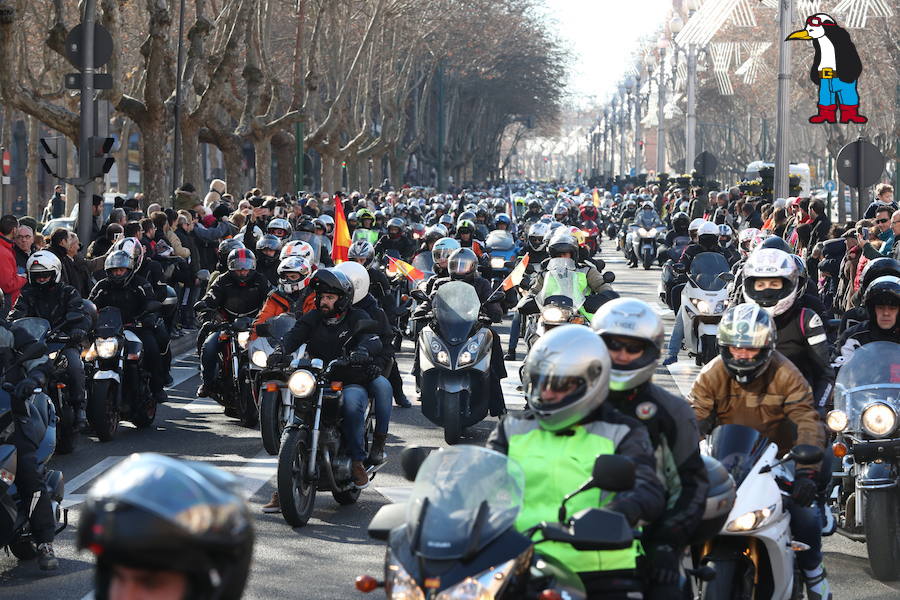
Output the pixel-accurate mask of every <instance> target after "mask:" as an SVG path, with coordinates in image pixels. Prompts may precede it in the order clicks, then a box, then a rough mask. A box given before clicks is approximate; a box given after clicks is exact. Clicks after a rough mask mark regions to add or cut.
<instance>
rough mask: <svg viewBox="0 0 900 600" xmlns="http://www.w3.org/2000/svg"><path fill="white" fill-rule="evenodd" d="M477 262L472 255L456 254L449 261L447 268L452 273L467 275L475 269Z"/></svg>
mask: <svg viewBox="0 0 900 600" xmlns="http://www.w3.org/2000/svg"><path fill="white" fill-rule="evenodd" d="M477 263H478V261H477V259H474V258H472V257H471V256H454V257H453V258H451V259H450V260H449V262H448V263H447V270H448V271H449V272H450V275H456V276H465V275H469V274H470V273H472V272H474V271H475V266H476V264H477Z"/></svg>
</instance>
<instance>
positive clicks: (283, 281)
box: [278, 256, 314, 294]
mask: <svg viewBox="0 0 900 600" xmlns="http://www.w3.org/2000/svg"><path fill="white" fill-rule="evenodd" d="M313 271H314V269H313V267H312V265H311V264H310V262H309V261H308V260H306V259H305V258H303V257H302V256H288V257H287V258H285V259H283V260H282V261H281V262H280V263H279V264H278V290H279V291H281V292H283V293H285V294H293V293H295V292H299V291H300V290H302V289H303V288H305V287H306V286H307V285H309V278H310V277H311V276H312V274H313ZM293 273H296V274H297V275H299V277H300V278H299V279H295V278H290V277H289V275H290V274H293Z"/></svg>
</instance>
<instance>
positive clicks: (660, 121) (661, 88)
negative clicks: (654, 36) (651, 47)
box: [656, 35, 669, 175]
mask: <svg viewBox="0 0 900 600" xmlns="http://www.w3.org/2000/svg"><path fill="white" fill-rule="evenodd" d="M668 46H669V40H668V39H667V38H666V37H665V36H662V35H661V36H660V37H659V40H657V42H656V48H657V49H658V50H659V70H658V72H657V76H656V77H657V78H656V85H657V99H656V103H657V107H656V173H657V175H659V173H663V172H664V171H665V170H666V114H665V110H664V108H663V107H664V106H665V105H666V73H665V67H666V48H667V47H668Z"/></svg>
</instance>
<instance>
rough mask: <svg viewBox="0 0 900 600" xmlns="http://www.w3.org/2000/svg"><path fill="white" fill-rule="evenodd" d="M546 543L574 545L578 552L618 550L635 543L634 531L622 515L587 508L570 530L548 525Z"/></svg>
mask: <svg viewBox="0 0 900 600" xmlns="http://www.w3.org/2000/svg"><path fill="white" fill-rule="evenodd" d="M541 532H542V533H543V536H544V539H545V540H550V541H554V542H563V543H566V544H571V546H572V547H573V548H575V549H576V550H617V549H622V548H628V547H629V546H631V544H632V543H634V531H633V530H632V528H631V527H630V526H629V524H628V520H627V519H626V518H625V516H624V515H622V514H621V513H617V512H613V511H611V510H605V509H602V508H586V509H584V510H582V511H579V512H578V513H576V514H575V516H573V517H572V520H571V521H570V522H569V526H566V525H562V524H560V523H544V524H542V526H541Z"/></svg>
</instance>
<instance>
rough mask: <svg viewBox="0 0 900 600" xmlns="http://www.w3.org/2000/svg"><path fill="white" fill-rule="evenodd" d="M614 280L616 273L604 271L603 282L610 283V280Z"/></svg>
mask: <svg viewBox="0 0 900 600" xmlns="http://www.w3.org/2000/svg"><path fill="white" fill-rule="evenodd" d="M615 280H616V274H615V273H613V272H612V271H606V272H605V273H604V274H603V281H604V283H612V282H613V281H615Z"/></svg>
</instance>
